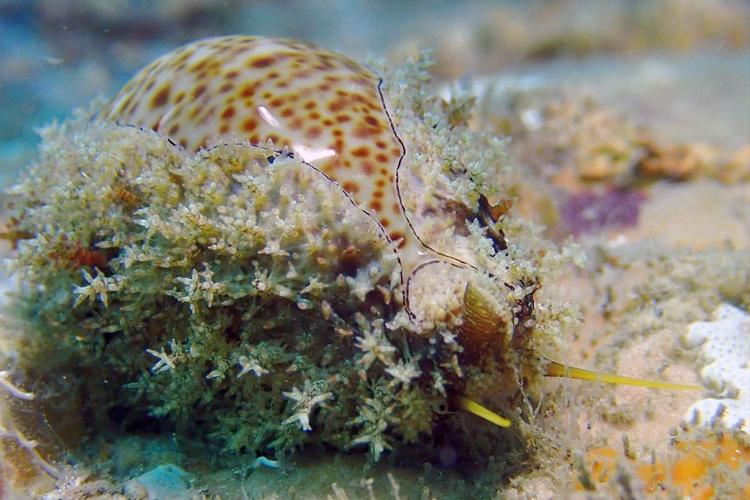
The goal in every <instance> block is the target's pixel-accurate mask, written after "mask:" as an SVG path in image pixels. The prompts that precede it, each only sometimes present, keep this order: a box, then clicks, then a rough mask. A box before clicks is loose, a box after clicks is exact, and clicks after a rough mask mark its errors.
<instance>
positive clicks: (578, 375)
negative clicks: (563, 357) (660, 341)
mask: <svg viewBox="0 0 750 500" xmlns="http://www.w3.org/2000/svg"><path fill="white" fill-rule="evenodd" d="M546 369H547V371H546V373H545V375H547V376H548V377H565V378H575V379H579V380H590V381H592V382H603V383H605V384H619V385H634V386H638V387H649V388H651V389H673V390H686V391H697V390H701V389H703V388H702V387H701V386H699V385H691V384H675V383H672V382H661V381H659V380H648V379H643V378H634V377H625V376H623V375H615V374H612V373H601V372H595V371H591V370H586V369H584V368H576V367H574V366H568V365H564V364H562V363H558V362H557V361H552V360H547V367H546Z"/></svg>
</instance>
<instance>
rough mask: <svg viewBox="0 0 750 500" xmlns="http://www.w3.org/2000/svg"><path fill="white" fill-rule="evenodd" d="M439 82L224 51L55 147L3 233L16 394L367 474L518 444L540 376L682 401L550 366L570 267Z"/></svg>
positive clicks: (175, 59) (165, 64) (315, 60)
mask: <svg viewBox="0 0 750 500" xmlns="http://www.w3.org/2000/svg"><path fill="white" fill-rule="evenodd" d="M423 66H424V65H423V64H416V65H410V66H407V67H406V68H404V69H401V70H397V71H390V72H385V73H386V74H385V78H384V79H382V80H381V79H379V78H378V77H376V76H375V75H374V74H373V72H371V70H369V69H367V68H365V67H363V66H361V65H360V64H357V63H355V62H353V61H351V60H349V59H347V58H344V57H343V56H340V55H337V54H334V53H330V52H327V51H323V50H319V49H317V48H314V47H311V46H309V45H306V44H302V43H298V42H294V41H290V40H280V39H267V38H253V37H225V38H216V39H209V40H204V41H199V42H196V43H193V44H190V45H187V46H185V47H183V48H180V49H178V50H176V51H174V52H171V53H169V54H167V55H165V56H164V57H162V58H160V59H158V60H157V61H155V62H154V63H153V64H151V65H149V66H148V67H146V68H145V69H144V70H143V71H141V72H140V73H139V74H138V75H136V77H135V78H134V79H133V80H131V81H130V83H128V84H127V85H126V86H125V87H124V89H123V90H122V91H121V92H120V93H119V94H118V95H117V96H116V97H115V98H114V100H113V101H112V102H110V103H109V104H108V105H106V106H105V107H104V108H102V109H96V110H94V111H92V112H91V113H88V114H85V113H84V114H82V115H81V116H79V117H77V118H75V119H72V120H69V121H67V122H65V123H63V124H61V125H54V126H51V127H48V128H46V129H44V130H43V132H42V139H43V141H42V146H41V152H40V158H39V160H38V161H37V162H36V163H35V164H34V165H32V166H31V168H30V169H29V171H28V173H27V175H26V176H25V178H24V179H23V180H22V182H21V183H20V184H18V185H17V186H16V187H15V188H14V191H13V194H14V199H13V212H14V215H13V219H12V224H11V228H10V231H9V234H10V235H11V236H10V237H12V238H13V239H14V240H16V243H17V247H18V248H17V252H16V253H15V255H14V257H13V259H12V261H11V267H12V269H13V270H14V271H15V272H16V273H17V274H18V276H19V277H20V283H21V287H20V290H19V292H18V296H17V297H16V299H15V302H14V306H15V307H16V310H17V311H18V315H19V316H20V317H21V318H22V319H23V320H24V321H25V324H26V327H25V333H24V336H23V340H22V341H19V342H20V343H19V346H18V349H17V350H16V351H15V353H14V354H13V356H7V357H8V359H7V361H8V362H9V363H10V362H11V361H12V363H13V366H14V370H15V373H16V374H17V376H18V377H19V379H20V380H22V381H23V384H22V385H23V386H24V387H30V388H34V387H51V388H52V389H48V390H50V391H53V390H57V391H65V393H66V394H68V395H69V398H70V399H71V400H73V401H76V402H77V403H80V405H81V407H82V408H83V411H82V415H81V418H82V419H83V421H84V422H85V423H86V424H87V425H88V426H89V427H90V428H94V429H105V428H112V427H115V428H117V429H120V430H123V431H131V430H138V431H143V430H157V431H167V430H170V431H172V432H175V433H176V435H177V436H178V437H180V438H184V439H192V440H199V441H202V442H208V443H213V444H216V445H218V446H220V447H221V448H223V449H224V450H225V451H227V452H232V453H247V454H251V455H262V456H275V457H283V456H284V455H285V454H287V453H288V452H290V451H292V450H293V449H295V448H298V447H300V446H302V445H306V444H308V445H309V444H324V445H326V446H330V447H333V448H336V449H339V450H349V449H353V448H359V447H363V448H364V447H366V448H368V449H369V452H370V454H371V456H372V458H373V459H376V460H377V459H378V458H379V457H381V455H382V454H383V453H384V452H385V451H386V450H394V451H398V450H402V449H404V450H405V449H408V448H409V444H410V443H419V444H420V446H419V449H420V450H427V451H426V452H425V455H426V457H425V458H430V454H431V453H433V452H434V451H435V450H437V449H438V447H439V446H442V445H443V444H445V443H446V442H448V441H450V442H451V444H452V445H453V446H455V447H457V448H458V449H461V450H464V451H469V452H470V451H471V450H474V452H476V453H475V456H476V454H477V453H479V454H480V455H481V454H482V453H484V454H487V453H491V452H493V450H494V449H499V448H502V446H501V444H500V443H502V442H503V440H505V442H509V441H513V439H510V437H513V436H515V438H516V439H515V442H523V441H524V440H525V439H524V438H529V437H530V435H529V434H528V429H529V428H530V426H528V425H525V424H524V422H526V423H528V422H529V420H530V419H531V414H530V412H529V410H528V408H530V406H531V405H527V404H522V403H523V402H524V400H528V399H534V398H535V397H536V395H537V389H538V387H537V386H538V382H539V380H540V378H541V377H542V376H544V375H551V376H568V377H576V378H589V379H594V380H600V381H605V382H615V383H628V382H642V383H643V384H644V385H647V386H651V387H677V386H673V385H670V384H660V383H658V382H643V381H635V380H633V379H625V378H623V377H616V376H605V375H600V374H595V373H592V372H588V371H585V370H579V369H575V368H570V367H567V366H565V365H562V364H559V363H556V362H551V361H549V360H548V358H546V357H545V354H547V355H548V354H550V353H551V352H552V351H553V350H554V346H555V344H556V341H557V335H558V332H559V330H560V327H561V324H562V323H574V322H575V318H576V312H575V309H574V308H572V307H570V306H566V305H559V304H556V303H554V302H551V301H550V300H548V299H542V298H540V297H537V296H536V294H537V292H538V290H540V288H541V287H542V286H543V285H544V282H545V280H546V279H548V277H549V276H551V274H552V273H553V272H554V271H555V270H556V269H558V268H559V267H560V266H561V264H562V263H564V262H567V261H568V260H570V255H571V253H570V252H569V250H568V249H564V250H562V251H560V250H557V249H555V248H554V247H552V246H551V245H550V244H549V243H547V242H545V241H544V240H543V239H541V238H540V237H539V236H538V232H536V231H535V230H534V229H533V228H531V227H529V226H528V225H527V224H524V223H522V222H520V221H518V220H516V219H514V218H513V217H512V216H511V214H510V212H509V209H510V207H511V205H512V194H511V193H512V171H511V170H510V169H508V168H507V167H506V166H505V162H504V157H503V143H502V141H501V140H499V139H497V138H495V137H492V136H490V135H487V134H483V133H480V132H475V131H472V130H470V128H469V125H468V120H469V117H470V115H471V113H472V107H473V101H472V100H471V98H469V97H454V98H453V99H452V100H450V101H445V100H443V99H441V98H437V97H434V96H432V95H431V94H430V93H429V90H428V85H429V78H428V76H427V74H426V72H425V71H424V67H423ZM63 381H64V382H63ZM33 390H36V389H33ZM460 410H464V411H465V412H469V413H473V414H475V415H478V416H480V417H483V418H485V419H487V420H489V421H491V422H493V423H495V424H497V425H498V426H502V427H509V429H508V430H501V429H497V428H496V427H487V426H485V430H484V431H483V432H482V433H476V429H477V428H478V427H481V426H482V425H483V424H482V423H481V420H480V419H478V418H476V417H475V416H472V415H468V416H467V415H466V414H465V413H463V414H462V412H461V411H460ZM467 423H468V424H467ZM524 429H526V431H524ZM524 432H526V434H524ZM449 436H450V437H449ZM519 437H520V438H521V439H517V438H519ZM425 445H428V446H425ZM435 453H436V452H435ZM433 456H435V455H433Z"/></svg>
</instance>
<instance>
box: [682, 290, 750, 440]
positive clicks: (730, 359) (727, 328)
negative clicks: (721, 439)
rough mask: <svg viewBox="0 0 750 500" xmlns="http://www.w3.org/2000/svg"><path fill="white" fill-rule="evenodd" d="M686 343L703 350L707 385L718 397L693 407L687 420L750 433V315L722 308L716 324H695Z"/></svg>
mask: <svg viewBox="0 0 750 500" xmlns="http://www.w3.org/2000/svg"><path fill="white" fill-rule="evenodd" d="M684 341H685V344H687V346H688V347H698V346H700V357H699V359H700V361H701V363H702V364H703V368H702V369H701V378H702V379H703V385H704V386H705V387H706V389H708V390H709V391H711V392H712V393H713V394H714V395H715V397H713V398H707V399H701V400H699V401H696V402H695V403H693V405H692V406H691V407H690V409H689V410H688V411H687V413H686V414H685V420H686V421H688V422H693V423H695V424H697V425H704V426H705V425H721V426H723V427H727V428H730V429H738V430H743V431H747V430H748V429H750V314H748V313H747V312H745V311H743V310H741V309H738V308H736V307H734V306H732V305H729V304H722V305H721V306H719V308H718V309H717V310H716V311H715V312H714V316H713V321H698V322H696V323H692V324H691V325H690V327H689V329H688V332H687V334H686V335H685V337H684Z"/></svg>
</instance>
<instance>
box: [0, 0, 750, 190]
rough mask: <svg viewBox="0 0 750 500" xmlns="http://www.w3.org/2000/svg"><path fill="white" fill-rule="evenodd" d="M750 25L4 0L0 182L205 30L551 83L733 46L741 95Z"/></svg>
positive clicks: (440, 2) (595, 5) (635, 13)
mask: <svg viewBox="0 0 750 500" xmlns="http://www.w3.org/2000/svg"><path fill="white" fill-rule="evenodd" d="M749 25H750V2H748V1H745V0H609V1H597V0H554V1H519V0H516V1H512V0H508V1H495V2H488V1H471V2H459V1H453V0H421V1H419V0H418V1H411V2H403V1H400V0H381V1H364V0H320V1H315V2H311V1H305V0H266V1H264V0H255V1H252V0H163V1H160V2H152V1H148V0H109V1H99V0H54V1H45V0H0V185H7V184H8V183H9V182H11V181H12V179H13V178H14V177H15V175H16V173H17V171H18V169H19V167H20V166H22V165H24V164H26V163H27V162H28V161H29V160H30V159H32V158H33V156H34V148H35V145H36V143H37V138H36V134H35V131H34V128H35V127H38V126H40V125H43V124H46V123H49V122H50V121H52V120H54V119H62V118H64V117H66V116H68V115H69V114H70V113H71V111H72V110H73V109H74V108H76V107H79V106H83V105H86V104H87V103H88V102H90V101H91V100H92V99H94V98H97V97H101V98H107V97H109V96H112V95H114V93H115V92H116V91H117V90H118V89H119V87H120V86H121V85H122V84H123V83H124V82H126V81H127V80H128V79H129V78H130V77H131V76H132V75H133V74H134V73H135V72H136V71H137V70H138V69H139V68H141V67H142V66H143V65H145V64H146V63H148V62H149V61H151V60H152V59H154V58H156V57H157V56H159V55H161V54H163V53H164V52H166V51H168V50H170V49H172V48H174V47H176V46H178V45H180V44H183V43H185V42H188V41H191V40H195V39H199V38H202V37H207V36H212V35H221V34H237V33H241V34H256V35H274V36H285V37H294V38H298V39H302V40H306V41H310V42H314V43H317V44H319V45H321V46H324V47H326V48H329V49H333V50H337V51H340V52H343V53H345V54H348V55H350V56H352V57H354V58H356V59H360V60H361V59H363V58H366V57H368V56H378V57H385V58H387V59H388V60H389V62H393V63H394V64H397V63H398V62H399V61H402V60H404V59H405V58H406V57H409V56H413V55H415V54H417V53H418V52H419V51H420V50H424V49H431V50H432V51H433V52H432V54H433V58H434V60H435V62H436V65H435V67H434V68H433V71H434V73H435V74H436V75H437V76H439V77H440V78H442V79H446V80H452V79H459V80H462V81H472V82H474V81H476V79H477V77H480V76H482V75H495V74H499V73H514V74H519V72H524V71H526V68H529V67H532V68H540V67H542V66H540V65H543V67H544V68H545V71H547V73H546V77H547V78H550V77H553V76H554V77H555V78H558V77H559V75H560V73H561V72H560V71H559V70H555V69H554V68H555V66H554V63H555V62H559V61H570V60H571V59H574V60H587V61H590V60H595V61H596V60H600V59H601V58H602V57H604V58H608V59H607V60H608V61H612V60H613V58H616V59H617V61H618V62H621V61H623V60H625V61H627V60H629V59H632V58H634V57H639V56H642V55H644V54H648V55H653V54H658V55H660V56H664V55H667V56H670V57H671V56H675V57H677V56H680V55H684V54H709V60H706V59H705V58H704V62H705V63H706V64H708V66H706V67H704V66H701V67H700V68H695V67H694V66H695V65H694V64H693V62H688V63H687V64H683V66H686V68H685V70H686V71H688V72H690V71H693V72H694V73H696V72H697V73H699V74H706V73H708V74H709V75H717V74H719V75H720V74H721V71H723V70H724V69H722V68H724V66H721V65H720V66H714V67H713V69H712V67H711V66H710V64H711V60H712V57H711V54H715V53H721V54H722V57H727V54H729V57H731V56H732V55H733V54H734V55H735V56H736V57H739V58H740V59H739V61H740V62H739V64H737V60H735V63H734V65H733V66H732V67H733V68H735V69H732V71H733V73H732V74H731V75H729V78H726V77H721V76H720V77H719V78H720V79H722V80H724V81H729V82H734V85H735V87H736V89H735V93H737V95H738V96H739V97H743V89H745V88H750V67H748V66H750V64H747V63H748V60H747V52H746V50H747V47H748V41H749V39H750V34H749V33H748V26H749ZM738 54H739V56H737V55H738ZM596 58H599V59H596ZM701 64H703V63H701ZM548 68H553V70H552V71H553V72H552V73H549V71H550V70H549V69H548ZM607 68H608V66H607V65H601V64H594V65H593V66H592V65H589V66H580V65H570V64H566V65H564V69H563V71H562V73H563V74H564V77H562V78H566V79H570V77H571V76H573V74H574V73H580V72H582V71H584V72H585V73H586V74H589V75H595V76H596V75H598V78H605V77H606V75H607V73H608V69H607ZM691 68H692V69H691ZM706 68H708V69H706ZM743 68H744V69H743ZM620 70H621V71H624V72H625V73H627V72H629V71H630V70H628V69H626V68H625V69H624V68H620ZM737 71H739V72H740V73H739V74H736V73H737ZM725 76H726V75H725ZM610 83H611V82H610ZM698 85H702V83H700V82H699V84H698ZM628 86H629V88H631V89H632V87H633V85H632V82H629V84H628ZM610 87H611V85H610ZM744 97H747V100H746V101H745V104H747V103H750V90H747V93H746V94H744ZM735 104H736V103H735ZM729 107H730V108H731V111H732V112H734V113H737V109H738V108H737V106H736V105H729ZM740 113H741V114H742V115H743V116H740V117H738V118H737V120H740V121H739V122H738V121H736V120H735V122H732V123H734V125H732V124H731V123H730V126H731V127H735V126H737V123H739V126H740V127H747V130H748V131H749V132H750V125H747V123H750V118H748V117H747V115H748V114H750V111H748V110H747V109H745V110H744V111H742V112H740ZM742 120H744V121H742Z"/></svg>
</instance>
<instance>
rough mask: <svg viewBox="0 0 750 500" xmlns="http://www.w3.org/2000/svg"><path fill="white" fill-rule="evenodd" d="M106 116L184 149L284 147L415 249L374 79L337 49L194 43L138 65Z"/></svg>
mask: <svg viewBox="0 0 750 500" xmlns="http://www.w3.org/2000/svg"><path fill="white" fill-rule="evenodd" d="M103 117H104V118H105V119H106V120H111V121H116V122H119V123H122V124H128V125H136V126H139V127H142V128H151V129H153V130H155V131H157V132H159V133H160V134H164V135H166V136H167V137H169V138H170V139H171V140H172V141H173V142H174V143H175V144H179V145H181V146H182V147H183V148H186V149H188V150H191V151H197V150H199V149H200V148H203V147H209V146H211V145H212V144H216V143H218V142H227V141H237V140H245V139H246V140H248V141H249V142H250V143H252V144H256V145H264V144H266V143H267V142H268V141H272V142H273V144H274V146H275V147H287V148H289V149H291V150H292V151H294V153H295V154H296V155H297V156H298V157H299V158H301V159H302V160H304V161H305V162H308V163H310V164H312V165H314V166H315V167H317V168H318V169H320V170H321V171H322V172H323V173H325V174H326V175H327V176H328V177H329V178H331V179H333V180H335V181H336V182H337V183H338V184H339V185H340V186H341V187H342V188H343V189H344V190H345V191H346V192H347V194H348V195H349V196H350V198H351V199H352V200H354V201H355V202H356V203H357V204H358V205H359V206H361V207H362V208H364V209H366V210H367V211H368V212H369V213H371V214H372V215H373V216H374V217H376V218H377V220H378V221H379V222H380V225H381V226H382V227H383V228H384V230H385V231H386V232H387V234H388V235H389V237H390V239H391V240H392V241H397V242H399V243H400V246H401V247H402V248H403V247H418V246H419V243H418V241H415V237H414V235H412V234H411V232H410V231H409V230H408V227H407V224H406V223H405V218H404V215H403V213H402V208H401V204H400V203H399V200H398V194H397V187H396V185H395V182H394V175H395V171H396V166H397V164H398V162H399V160H400V158H401V156H402V153H403V150H402V146H401V143H400V141H399V140H398V137H397V136H396V134H395V132H394V130H393V128H392V126H391V121H390V118H389V116H388V114H387V111H386V109H385V104H384V100H383V98H382V96H381V93H380V90H379V78H378V77H376V76H375V75H374V74H373V73H372V72H371V71H369V70H368V69H367V68H365V67H363V66H362V65H360V64H358V63H356V62H354V61H352V60H350V59H348V58H346V57H344V56H342V55H339V54H336V53H333V52H329V51H325V50H321V49H319V48H317V47H314V46H312V45H308V44H305V43H301V42H297V41H293V40H286V39H279V38H266V37H250V36H228V37H220V38H210V39H205V40H200V41H197V42H194V43H190V44H188V45H185V46H183V47H181V48H178V49H176V50H174V51H172V52H169V53H168V54H166V55H164V56H162V57H160V58H159V59H157V60H156V61H154V62H153V63H151V64H150V65H148V66H147V67H145V68H144V69H143V70H141V71H140V72H139V73H138V74H136V75H135V76H134V77H133V79H131V80H130V81H129V82H128V83H127V84H126V85H125V87H124V88H123V89H122V90H121V91H120V92H119V93H118V94H117V96H116V97H115V98H114V99H113V100H112V102H111V103H110V105H109V106H108V107H107V108H106V109H105V110H104V113H103ZM411 253H414V252H411ZM412 267H413V266H412Z"/></svg>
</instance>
